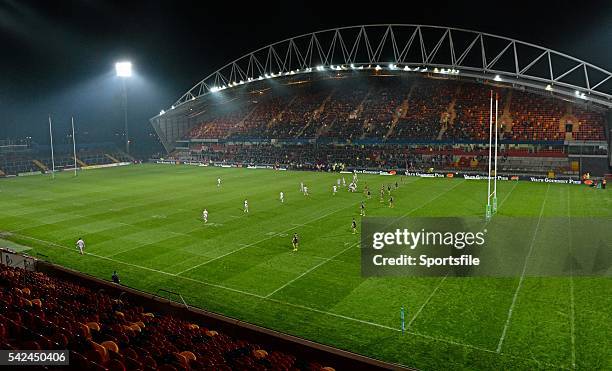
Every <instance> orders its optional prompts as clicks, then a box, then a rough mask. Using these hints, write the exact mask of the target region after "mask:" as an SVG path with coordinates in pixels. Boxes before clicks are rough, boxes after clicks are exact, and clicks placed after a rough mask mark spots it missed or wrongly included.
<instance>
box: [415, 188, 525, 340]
mask: <svg viewBox="0 0 612 371" xmlns="http://www.w3.org/2000/svg"><path fill="white" fill-rule="evenodd" d="M517 184H518V181H517V182H516V183H514V186H512V189H511V190H510V192H508V194H507V195H506V197H504V199H503V200H502V201H501V202H500V203H499V207H500V208H501V206H502V205H503V204H504V202H506V200H507V199H508V197H509V196H510V194H511V193H512V191H514V188H516V185H517ZM488 223H489V221H487V223H486V224H488ZM486 224H485V226H486ZM447 277H448V273H447V274H446V275H445V276H444V278H442V280H441V281H440V282H439V283H438V285H437V286H436V287H435V288H434V289H433V291H432V292H431V294H430V295H429V297H428V298H427V300H425V302H424V303H423V305H421V307H420V308H419V310H418V311H417V312H416V314H415V315H414V317H412V319H411V320H410V321H409V322H408V326H407V327H408V328H410V325H412V323H413V322H414V321H416V319H417V317H418V316H419V314H420V313H421V311H422V310H423V308H425V306H426V305H427V304H428V303H429V301H430V300H431V298H433V296H434V295H435V294H436V291H438V289H439V288H440V286H442V283H443V282H444V281H445V280H446V278H447Z"/></svg>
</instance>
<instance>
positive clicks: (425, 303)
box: [406, 273, 448, 328]
mask: <svg viewBox="0 0 612 371" xmlns="http://www.w3.org/2000/svg"><path fill="white" fill-rule="evenodd" d="M447 277H448V273H446V275H445V276H444V277H443V278H442V279H441V280H440V282H438V284H437V285H436V288H434V289H433V291H432V292H431V294H429V297H428V298H427V300H425V302H424V303H423V305H421V307H420V308H419V310H418V311H417V312H416V313H415V315H414V317H412V319H410V321H408V326H406V327H408V328H410V326H411V325H412V323H413V322H414V321H416V319H417V318H418V317H419V314H421V311H423V308H425V306H427V304H429V301H430V300H431V298H433V297H434V295H435V294H436V291H438V289H439V288H440V286H442V283H443V282H444V281H446V278H447Z"/></svg>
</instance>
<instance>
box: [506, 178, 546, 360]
mask: <svg viewBox="0 0 612 371" xmlns="http://www.w3.org/2000/svg"><path fill="white" fill-rule="evenodd" d="M549 189H550V183H549V184H547V186H546V193H545V194H544V200H543V201H542V208H541V209H540V216H539V218H538V223H537V224H536V226H535V230H534V232H533V238H532V239H531V244H529V251H528V252H527V256H526V257H525V264H523V271H522V272H521V278H520V279H519V283H518V285H517V286H516V291H515V292H514V296H513V297H512V303H511V304H510V308H509V309H508V317H507V318H506V323H505V324H504V329H503V331H502V334H501V336H500V338H499V342H498V343H497V349H496V352H497V353H501V349H502V346H503V344H504V340H505V339H506V333H507V332H508V327H510V321H511V320H512V311H513V310H514V306H515V305H516V299H517V298H518V294H519V291H521V287H522V286H523V280H524V279H525V272H526V271H527V264H528V263H529V258H530V257H531V253H532V252H533V246H534V244H535V240H536V237H537V235H538V229H539V228H540V222H541V221H542V215H543V214H544V205H545V204H546V197H547V196H548V190H549Z"/></svg>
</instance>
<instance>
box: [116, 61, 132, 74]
mask: <svg viewBox="0 0 612 371" xmlns="http://www.w3.org/2000/svg"><path fill="white" fill-rule="evenodd" d="M115 71H116V72H117V76H119V77H130V76H132V62H117V63H115Z"/></svg>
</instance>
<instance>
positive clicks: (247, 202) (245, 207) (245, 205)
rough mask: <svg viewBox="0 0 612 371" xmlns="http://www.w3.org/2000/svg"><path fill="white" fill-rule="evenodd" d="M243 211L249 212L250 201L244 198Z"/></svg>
mask: <svg viewBox="0 0 612 371" xmlns="http://www.w3.org/2000/svg"><path fill="white" fill-rule="evenodd" d="M242 211H243V212H245V213H248V212H249V201H247V200H244V209H243V210H242Z"/></svg>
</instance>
